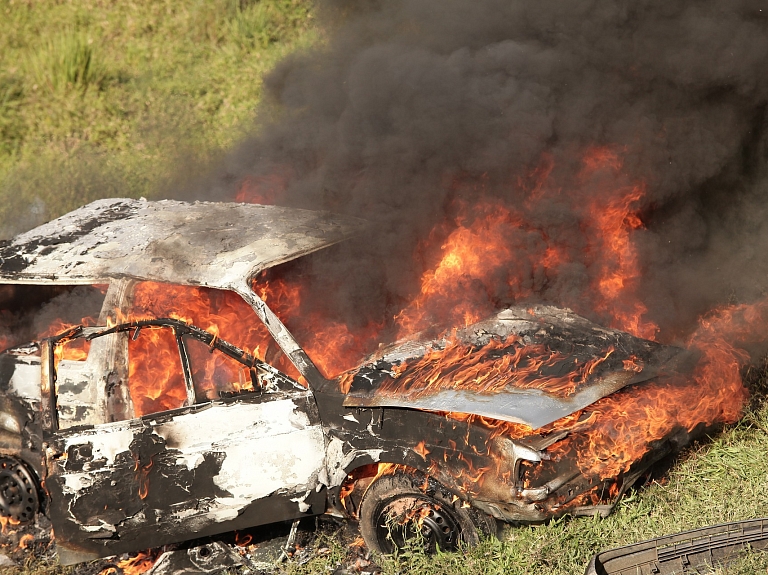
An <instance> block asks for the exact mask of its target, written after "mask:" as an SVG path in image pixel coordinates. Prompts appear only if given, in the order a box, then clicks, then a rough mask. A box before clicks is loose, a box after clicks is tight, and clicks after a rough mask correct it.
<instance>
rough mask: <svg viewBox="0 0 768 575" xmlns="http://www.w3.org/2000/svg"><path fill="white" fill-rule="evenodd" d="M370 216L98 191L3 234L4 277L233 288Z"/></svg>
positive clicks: (0, 266) (0, 263)
mask: <svg viewBox="0 0 768 575" xmlns="http://www.w3.org/2000/svg"><path fill="white" fill-rule="evenodd" d="M364 225H365V224H364V222H363V221H362V220H358V219H356V218H352V217H348V216H339V215H333V214H329V213H327V212H314V211H308V210H299V209H294V208H283V207H278V206H261V205H256V204H233V203H215V202H195V203H186V202H178V201H171V200H163V201H159V202H148V201H146V200H131V199H105V200H97V201H95V202H92V203H90V204H88V205H87V206H84V207H82V208H80V209H78V210H75V211H73V212H70V213H69V214H66V215H64V216H62V217H60V218H58V219H56V220H53V221H51V222H48V223H47V224H43V225H42V226H39V227H37V228H35V229H33V230H31V231H29V232H26V233H24V234H21V235H19V236H16V237H15V238H13V239H12V240H10V241H8V242H3V243H2V244H0V280H2V281H4V282H7V283H50V284H57V283H60V284H73V283H82V284H98V283H108V282H109V281H110V280H111V279H113V278H120V277H125V278H134V279H139V280H149V281H159V282H168V283H174V284H182V285H203V286H208V287H213V288H220V289H228V288H230V287H232V286H234V285H240V284H241V283H242V282H243V279H244V278H249V277H252V276H253V275H255V274H256V273H258V272H259V271H261V270H264V269H266V268H268V267H271V266H275V265H277V264H280V263H284V262H286V261H289V260H292V259H294V258H296V257H299V256H301V255H304V254H307V253H310V252H313V251H315V250H318V249H320V248H322V247H325V246H328V245H331V244H334V243H336V242H339V241H341V240H342V239H344V238H346V237H349V236H350V235H353V234H355V233H357V232H359V231H361V230H362V228H363V226H364Z"/></svg>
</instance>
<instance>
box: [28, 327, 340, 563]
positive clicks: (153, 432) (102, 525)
mask: <svg viewBox="0 0 768 575" xmlns="http://www.w3.org/2000/svg"><path fill="white" fill-rule="evenodd" d="M145 323H146V322H145ZM126 329H129V328H126ZM130 329H131V332H130V334H125V333H123V334H122V335H130V337H128V338H127V339H128V341H129V343H128V357H129V368H128V370H127V371H128V377H127V381H126V382H123V381H115V380H114V378H112V379H110V378H109V377H107V378H99V377H90V378H89V379H87V380H86V381H84V382H83V385H94V382H98V381H107V382H108V385H112V386H113V387H114V386H116V385H127V386H128V387H129V390H130V393H129V395H130V400H131V401H132V406H131V407H132V411H133V413H134V414H135V415H137V417H132V418H130V419H124V420H119V421H109V419H110V418H111V417H112V416H113V415H114V414H112V413H109V412H108V411H107V413H106V420H105V421H103V422H100V423H95V424H88V425H73V422H72V419H71V417H70V418H69V419H68V420H67V422H66V424H67V426H66V427H62V426H60V425H57V420H59V418H58V417H57V413H56V411H55V410H56V409H57V408H58V407H59V406H58V405H57V403H56V397H57V394H56V393H51V392H50V391H49V393H48V397H49V398H50V399H49V401H48V402H47V405H48V406H49V407H48V410H49V412H50V413H49V416H48V417H46V416H45V409H44V418H43V419H44V425H45V427H46V430H45V433H44V435H45V437H46V442H47V445H48V447H47V452H46V464H47V465H46V466H47V472H48V476H47V477H46V480H45V484H46V488H47V490H48V492H49V494H50V497H51V504H50V511H49V515H50V517H51V521H52V523H53V526H54V533H55V536H56V540H57V544H58V546H59V548H60V549H61V548H63V549H64V550H65V553H64V554H63V557H62V559H63V560H64V561H65V562H67V563H69V562H75V561H78V560H83V559H86V558H89V557H96V556H106V555H112V554H116V553H121V552H125V551H130V550H136V549H143V548H148V547H157V546H160V545H163V544H167V543H173V542H178V541H183V540H186V539H190V538H192V537H199V536H206V535H212V534H215V533H220V532H224V531H231V530H233V529H240V528H244V527H248V526H254V525H259V524H264V523H269V522H273V521H279V520H286V519H292V518H296V517H300V516H302V515H306V514H316V513H321V512H323V511H324V509H325V494H324V491H323V490H322V489H320V487H319V481H318V476H319V475H320V473H321V471H322V470H323V468H324V452H325V438H324V435H323V431H322V427H321V425H320V420H319V417H318V413H317V407H316V405H315V402H314V398H313V397H312V394H311V392H309V391H308V390H306V389H304V388H302V387H301V386H299V385H297V384H295V383H294V382H292V381H291V380H290V379H289V378H287V377H286V376H284V375H283V374H281V373H280V372H277V371H276V370H272V369H270V368H269V366H262V367H260V369H259V371H258V381H255V382H254V381H253V378H252V377H250V375H251V374H252V373H255V372H254V369H253V366H252V365H247V364H246V363H243V362H242V361H238V360H237V358H235V357H232V356H231V355H226V354H225V353H223V352H222V350H221V349H219V348H218V347H216V346H215V345H213V344H214V343H215V338H214V339H213V340H211V345H208V346H206V345H205V344H204V343H203V342H201V341H199V340H196V339H195V338H193V337H190V336H189V334H188V333H187V332H185V330H184V328H183V326H182V325H180V324H179V323H178V322H177V323H176V324H174V325H147V326H144V327H141V328H139V327H138V326H137V327H136V328H130ZM108 331H111V332H114V331H115V330H114V329H112V330H108ZM112 335H114V333H113V334H112ZM96 337H98V336H96ZM95 339H96V338H93V340H94V341H95ZM63 345H66V343H65V344H63ZM201 346H202V349H200V347H201ZM44 347H45V346H44ZM50 347H51V346H50V345H49V346H48V349H47V350H46V352H45V353H46V359H45V361H46V362H47V363H48V365H49V369H47V370H44V371H45V372H47V373H48V374H49V375H48V376H47V377H48V384H47V386H48V388H51V390H52V391H61V390H62V389H63V384H62V386H60V387H61V389H59V390H57V389H55V388H56V387H57V386H56V385H54V386H53V387H52V386H51V384H50V382H52V381H54V378H53V377H51V376H52V375H54V374H55V373H56V367H57V365H56V360H55V354H54V353H52V352H53V351H54V350H52V349H50ZM59 355H61V354H59ZM113 356H114V357H120V354H113ZM60 363H61V362H60ZM70 372H72V373H76V370H70ZM113 372H114V373H118V372H119V370H113ZM45 377H46V375H44V379H45ZM254 383H255V384H256V385H254ZM67 385H69V386H70V387H71V382H67ZM43 388H44V393H45V391H46V382H45V381H44V384H43ZM94 395H98V394H94ZM107 395H109V391H108V392H107ZM45 403H46V402H45V401H44V404H45ZM46 420H48V421H46ZM62 421H63V420H62ZM75 423H76V422H75ZM60 555H62V554H61V553H60Z"/></svg>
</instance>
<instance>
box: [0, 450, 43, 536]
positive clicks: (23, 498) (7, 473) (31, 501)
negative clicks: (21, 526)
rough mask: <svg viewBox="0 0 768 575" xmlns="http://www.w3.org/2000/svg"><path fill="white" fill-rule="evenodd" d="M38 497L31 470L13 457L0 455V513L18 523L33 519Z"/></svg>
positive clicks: (35, 513)
mask: <svg viewBox="0 0 768 575" xmlns="http://www.w3.org/2000/svg"><path fill="white" fill-rule="evenodd" d="M39 509H40V497H39V495H38V491H37V483H36V482H35V479H34V476H33V475H32V472H30V471H29V469H28V468H27V466H26V465H24V463H22V462H21V461H19V460H18V459H14V458H13V457H0V515H2V516H3V517H9V518H11V519H13V520H14V521H18V522H19V523H27V522H29V521H33V520H34V519H35V515H37V511H38V510H39Z"/></svg>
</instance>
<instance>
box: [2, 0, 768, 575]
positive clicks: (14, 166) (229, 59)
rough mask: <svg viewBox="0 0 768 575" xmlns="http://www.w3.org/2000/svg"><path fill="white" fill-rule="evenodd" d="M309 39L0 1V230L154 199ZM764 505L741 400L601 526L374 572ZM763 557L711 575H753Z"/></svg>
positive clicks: (301, 21) (272, 27) (288, 14)
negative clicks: (707, 436) (731, 420)
mask: <svg viewBox="0 0 768 575" xmlns="http://www.w3.org/2000/svg"><path fill="white" fill-rule="evenodd" d="M321 40H322V36H321V33H320V32H319V30H318V27H317V26H316V24H315V19H314V16H313V10H312V6H311V4H310V2H309V0H262V1H254V2H245V1H242V0H234V1H233V0H195V1H191V2H173V1H171V0H131V1H123V2H107V1H106V0H103V1H100V0H92V1H86V0H72V1H69V2H61V1H54V0H35V1H32V0H28V1H25V2H20V1H18V0H0V237H8V236H10V235H12V234H13V233H15V232H17V231H19V230H21V229H24V228H27V227H30V226H31V225H33V224H36V223H40V222H42V221H45V220H47V219H49V218H51V217H55V216H57V215H60V214H62V213H64V212H66V211H68V210H70V209H72V208H74V207H77V206H79V205H81V204H83V203H86V202H87V201H90V200H93V199H96V198H98V197H109V196H129V197H139V196H146V197H153V196H158V195H162V193H163V191H164V190H167V189H168V188H169V186H170V185H171V184H172V182H173V178H174V174H175V173H176V170H177V169H178V166H179V165H182V164H183V165H189V166H193V165H204V164H205V163H206V162H207V161H208V160H210V159H211V158H215V157H216V156H217V154H219V153H221V152H222V151H223V150H225V149H227V148H228V147H229V146H231V145H232V144H233V143H234V142H235V141H237V139H238V138H239V137H240V136H241V135H242V134H243V133H244V132H245V131H246V130H248V129H249V128H250V126H251V121H252V119H253V113H254V109H255V107H256V105H257V103H258V101H259V97H260V89H261V82H262V77H263V75H264V73H265V72H266V71H268V70H269V69H271V68H272V67H273V66H274V65H275V63H276V62H277V61H278V60H279V59H280V58H281V57H283V56H285V55H286V54H288V53H291V52H293V51H296V50H301V49H305V48H308V47H310V46H312V45H315V44H316V43H318V42H320V41H321ZM767 506H768V406H766V405H764V404H762V403H761V402H755V405H754V406H753V408H752V409H751V410H750V411H749V412H748V413H747V415H746V416H745V418H744V419H743V421H742V422H740V423H739V424H738V425H736V426H734V427H732V428H730V429H727V430H725V431H724V432H723V433H721V434H719V435H717V436H716V437H714V438H712V439H711V440H710V441H708V442H704V443H702V444H700V445H698V446H694V447H693V448H692V449H691V450H689V451H688V452H687V453H685V454H683V455H682V456H681V457H680V458H679V459H678V461H677V462H676V463H675V465H674V466H673V467H672V469H671V470H670V471H669V472H668V474H667V475H666V476H665V477H664V478H663V479H662V480H661V481H660V482H656V483H653V484H651V485H648V486H647V487H646V488H644V489H643V490H641V491H640V492H638V493H635V494H633V495H631V496H630V497H628V498H626V499H625V500H624V501H623V502H622V503H621V504H620V506H619V507H618V509H617V510H616V512H615V513H614V514H613V515H612V516H611V517H609V518H608V519H606V520H597V519H594V520H593V519H572V520H569V519H563V520H558V521H555V522H552V523H550V524H547V525H539V526H528V527H518V528H510V529H507V530H505V531H504V532H503V533H502V535H501V538H500V539H499V540H491V541H487V542H485V543H483V544H482V545H481V546H479V547H478V548H476V549H473V550H471V551H469V552H468V553H467V554H466V555H465V554H441V555H438V556H436V557H424V556H423V555H419V554H407V553H406V554H402V555H401V556H399V557H397V558H392V559H387V560H384V561H383V569H384V572H385V573H419V574H420V575H430V574H448V573H451V574H467V575H468V574H480V573H483V574H496V573H498V574H502V573H503V574H505V575H514V574H550V573H551V574H573V573H582V572H583V570H584V567H585V564H586V562H587V561H588V559H589V557H590V556H591V555H592V554H593V553H595V552H596V551H597V550H599V549H603V548H608V547H612V546H617V545H622V544H626V543H632V542H636V541H639V540H642V539H646V538H649V537H653V536H658V535H662V534H669V533H674V532H677V531H680V530H685V529H691V528H695V527H700V526H705V525H709V524H715V523H720V522H724V521H732V520H737V519H744V518H750V517H759V516H763V515H766V511H765V509H766V507H767ZM318 545H323V546H325V547H328V549H329V550H330V553H328V554H325V555H324V556H323V557H319V558H318V559H315V560H313V561H310V562H309V563H307V564H305V565H297V564H291V563H288V564H286V565H284V569H285V570H286V571H287V572H289V573H294V574H299V573H322V572H330V571H332V570H333V569H334V568H335V565H336V564H337V562H339V561H340V560H341V557H342V556H343V554H344V552H345V549H343V548H342V547H341V545H340V543H339V542H338V541H337V540H334V539H333V538H332V537H331V538H330V539H325V540H321V541H319V542H318ZM767 557H768V556H764V555H754V556H749V557H747V558H745V560H744V561H742V562H741V563H739V564H738V565H735V566H733V567H732V568H730V569H728V570H727V571H722V572H724V573H726V572H727V573H744V574H747V573H750V574H751V573H756V572H766V571H767V570H768V558H767ZM9 572H11V571H9ZM12 572H17V570H16V569H15V568H14V570H13V571H12ZM23 572H24V573H26V574H28V575H30V574H33V573H35V574H42V573H74V571H73V570H72V569H71V568H59V567H55V566H47V565H41V564H30V565H28V566H27V567H26V568H25V570H24V571H23Z"/></svg>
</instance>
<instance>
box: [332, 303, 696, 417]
mask: <svg viewBox="0 0 768 575" xmlns="http://www.w3.org/2000/svg"><path fill="white" fill-rule="evenodd" d="M453 339H454V341H461V342H465V343H466V344H467V345H468V346H469V349H471V348H475V349H480V348H482V347H483V346H487V345H488V343H489V342H490V341H491V340H492V339H495V340H497V341H499V342H513V343H512V344H511V345H509V346H507V347H506V348H505V347H504V346H503V345H501V344H500V345H498V346H496V350H494V352H493V357H492V358H491V361H492V360H494V359H498V358H499V357H502V356H503V355H505V354H510V353H519V352H520V349H521V347H523V346H526V345H528V346H531V349H539V350H543V353H545V354H551V355H549V356H548V357H547V359H549V358H550V357H554V356H555V354H558V358H559V359H558V361H557V362H555V363H556V365H553V364H550V365H549V366H546V365H543V364H542V365H543V367H541V368H538V369H536V370H535V372H534V373H533V374H532V375H533V377H534V378H538V379H541V380H543V379H544V376H545V370H546V369H549V370H550V371H551V370H552V369H556V370H559V373H558V375H560V376H565V377H567V376H568V375H569V373H570V372H574V373H575V372H576V370H578V369H583V368H584V366H585V364H586V362H588V361H589V360H590V359H591V358H598V357H601V356H603V357H604V358H605V359H606V360H605V361H603V362H602V363H600V364H595V367H594V368H590V369H589V370H586V371H585V372H584V375H583V380H579V378H577V377H574V378H573V379H574V381H577V383H576V384H575V385H574V386H573V389H572V391H571V392H570V393H553V392H550V391H548V390H546V389H537V388H534V387H524V386H520V385H519V382H518V381H516V379H517V376H518V374H519V372H517V370H516V369H515V368H512V369H510V370H509V371H508V373H509V376H507V377H506V380H505V381H502V382H501V385H499V386H497V387H496V389H495V390H494V391H492V392H483V391H482V390H478V389H472V388H471V387H470V388H467V387H463V386H456V385H453V384H450V383H449V384H447V385H441V384H439V383H438V384H437V385H433V383H434V382H435V381H438V380H439V379H442V378H446V379H450V378H451V376H452V370H453V369H454V368H453V367H451V366H447V367H446V368H445V370H444V372H442V373H437V372H435V371H432V372H431V373H430V374H429V375H430V376H429V377H423V376H420V377H415V378H414V379H413V383H412V384H411V385H407V386H404V385H401V386H396V385H393V383H396V382H397V380H398V378H401V379H402V378H403V374H406V375H407V374H408V371H409V367H408V365H409V364H411V363H412V362H414V361H415V362H418V359H419V358H420V357H421V356H425V355H426V354H427V353H428V352H430V351H434V350H440V349H442V348H445V347H446V346H447V345H450V343H448V342H449V338H446V337H444V338H442V339H437V340H432V341H428V342H424V341H406V342H401V343H399V344H395V345H394V346H390V347H389V348H386V349H384V350H381V351H379V352H378V353H377V354H375V355H374V356H372V357H371V358H369V360H368V362H367V363H366V365H364V366H363V367H362V368H360V369H358V370H357V372H356V373H355V375H354V378H353V380H352V384H351V386H350V390H349V393H348V394H347V397H346V398H345V400H344V406H346V407H405V408H412V409H413V408H415V409H423V410H427V411H440V412H457V413H472V414H476V415H481V416H484V417H490V418H493V419H499V420H504V421H511V422H514V423H522V424H525V425H528V426H530V427H531V428H533V429H538V428H540V427H543V426H545V425H547V424H549V423H552V422H554V421H556V420H558V419H560V418H562V417H565V416H567V415H570V414H571V413H574V412H576V411H578V410H580V409H583V408H585V407H587V406H588V405H590V404H592V403H594V402H595V401H597V400H599V399H601V398H603V397H605V396H607V395H610V394H611V393H614V392H616V391H618V390H619V389H622V388H623V387H626V386H627V385H631V384H634V383H640V382H642V381H647V380H649V379H651V378H654V377H657V376H658V375H660V374H663V373H672V372H677V371H679V370H681V369H682V370H684V369H685V368H686V364H687V363H689V361H690V359H691V358H690V357H689V353H688V352H685V351H684V350H682V349H679V348H676V347H672V346H665V345H661V344H658V343H655V342H652V341H648V340H644V339H640V338H637V337H634V336H632V335H630V334H628V333H626V332H622V331H618V330H612V329H607V328H604V327H602V326H599V325H597V324H595V323H592V322H591V321H589V320H587V319H585V318H583V317H581V316H578V315H576V314H575V313H573V312H572V311H570V310H568V309H562V308H556V307H552V306H531V307H512V308H509V309H507V310H504V311H502V312H500V313H499V314H497V315H496V316H494V317H492V318H490V319H488V320H485V321H482V322H479V323H476V324H474V325H471V326H469V327H467V328H465V329H463V330H458V331H457V332H456V333H455V335H454V336H453ZM537 346H538V348H537ZM465 353H466V352H465ZM491 355H492V354H489V356H491ZM465 357H466V355H465ZM535 359H538V358H534V360H535ZM523 361H525V360H523ZM528 363H529V364H531V363H534V361H529V362H528ZM403 366H405V368H404V370H403ZM527 375H528V376H530V375H531V373H528V374H527ZM426 381H430V382H433V383H430V384H427V383H425V382H426ZM430 385H432V387H430Z"/></svg>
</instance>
